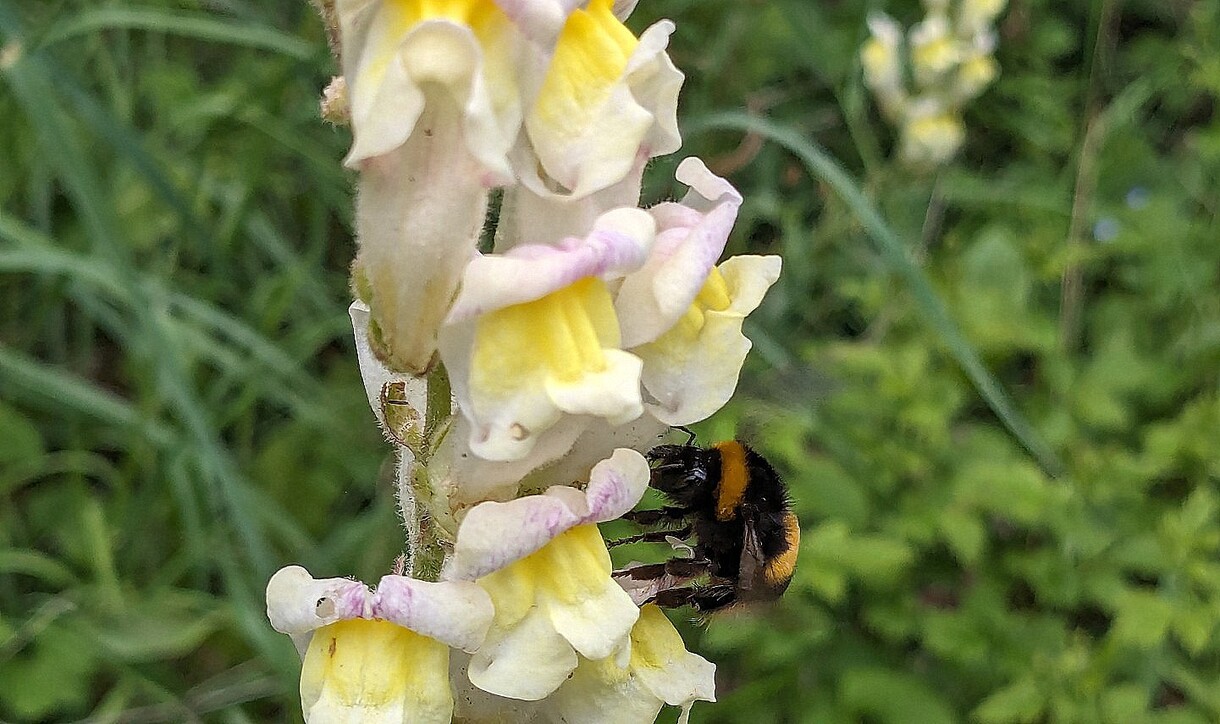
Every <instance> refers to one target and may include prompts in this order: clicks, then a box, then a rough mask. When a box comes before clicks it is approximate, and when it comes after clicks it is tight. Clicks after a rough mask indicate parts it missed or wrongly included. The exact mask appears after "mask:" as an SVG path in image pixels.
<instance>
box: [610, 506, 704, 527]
mask: <svg viewBox="0 0 1220 724" xmlns="http://www.w3.org/2000/svg"><path fill="white" fill-rule="evenodd" d="M687 513H688V511H687V509H686V508H682V507H679V506H676V505H667V506H665V507H664V508H654V509H653V510H631V511H628V512H627V513H625V514H624V515H623V520H629V521H631V522H632V523H635V524H637V525H665V524H670V525H672V524H674V523H680V522H681V521H682V520H683V519H684V518H686V515H687Z"/></svg>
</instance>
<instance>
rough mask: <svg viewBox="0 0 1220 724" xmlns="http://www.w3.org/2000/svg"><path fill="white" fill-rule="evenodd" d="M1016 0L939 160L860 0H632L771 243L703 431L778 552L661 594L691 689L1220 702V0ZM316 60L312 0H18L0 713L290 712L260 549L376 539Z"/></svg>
mask: <svg viewBox="0 0 1220 724" xmlns="http://www.w3.org/2000/svg"><path fill="white" fill-rule="evenodd" d="M1010 5H1011V7H1010V8H1009V10H1008V11H1007V13H1006V14H1005V16H1004V19H1003V21H1002V23H1001V26H1000V47H999V52H998V59H999V61H1000V64H1001V67H1002V75H1001V77H1000V79H999V80H998V82H997V84H996V85H995V86H994V87H993V88H992V89H991V90H990V91H989V92H988V93H987V94H985V95H984V96H983V97H982V98H981V99H980V100H979V101H978V102H976V103H975V104H974V105H973V106H972V107H971V108H970V109H969V111H968V114H967V122H968V125H969V134H970V136H969V141H968V144H967V147H966V149H965V151H964V153H963V154H962V155H961V157H960V158H959V160H958V161H957V162H955V163H954V164H953V165H951V166H950V167H948V168H945V169H943V170H942V171H940V172H938V173H916V172H913V171H909V170H905V169H903V168H901V167H900V166H897V165H895V164H894V163H892V162H890V161H889V160H888V158H889V149H890V147H891V145H892V142H893V138H892V136H891V134H890V132H889V131H888V130H887V129H886V128H885V127H884V125H883V124H882V123H881V122H880V121H879V119H878V117H877V116H876V113H875V111H874V109H873V108H872V106H871V105H870V103H869V100H868V98H867V96H866V94H865V92H864V90H863V88H862V85H861V82H860V79H859V68H858V63H857V60H856V55H855V53H856V48H857V47H858V44H859V43H860V42H861V41H862V40H863V38H864V37H865V32H866V31H865V28H864V17H865V14H866V12H867V10H868V9H869V6H870V4H865V3H847V2H842V1H839V0H823V1H821V2H814V1H812V0H770V1H769V2H758V1H755V0H745V1H741V0H738V1H731V0H698V1H697V2H696V0H644V2H642V3H641V7H640V8H639V9H638V10H637V15H636V17H635V18H633V20H632V23H631V24H632V25H633V27H635V28H637V29H639V28H642V27H644V26H645V25H646V24H647V23H648V22H650V21H651V19H653V18H656V17H661V16H667V17H672V18H674V19H675V20H677V21H678V28H679V29H678V32H677V34H676V35H675V36H674V39H673V43H672V54H673V56H674V58H675V62H676V63H677V64H678V66H679V67H681V68H683V69H684V70H685V71H686V72H687V74H688V81H687V84H686V88H685V91H684V94H683V101H682V112H683V117H684V119H685V120H686V121H687V123H688V131H689V132H688V133H687V145H686V148H685V149H684V153H686V154H698V155H701V156H704V157H706V158H708V159H709V161H710V163H711V165H712V166H713V168H714V169H717V170H719V171H722V172H727V173H729V174H730V178H731V179H732V180H733V182H734V183H735V184H737V185H738V187H739V188H741V189H742V191H743V192H744V193H745V195H746V199H747V201H746V205H745V207H744V209H743V212H742V217H741V219H740V222H739V225H738V228H737V232H736V234H735V237H734V239H733V241H732V242H731V249H730V250H731V251H732V252H734V253H741V252H747V251H748V252H768V253H776V252H778V253H781V254H783V255H784V257H785V274H784V276H783V278H782V279H781V281H780V284H779V285H778V287H777V288H776V289H774V290H773V291H772V294H771V296H770V297H769V299H768V301H767V303H766V304H765V306H764V308H763V309H762V310H760V312H759V313H758V314H757V315H756V316H755V317H754V318H752V320H751V323H750V325H749V329H748V331H749V333H750V334H751V336H752V338H753V339H754V340H755V352H754V354H753V356H752V359H751V360H750V362H749V364H748V366H747V369H746V371H745V373H744V374H743V378H742V389H741V392H740V394H739V396H738V398H737V399H736V400H735V402H734V403H732V404H731V405H730V407H729V408H728V409H726V410H725V411H724V412H722V413H720V414H719V415H718V416H716V417H715V418H713V419H712V420H711V421H709V422H708V423H705V424H704V425H703V426H701V429H700V432H701V434H702V435H703V436H704V437H706V438H709V439H714V438H718V437H727V436H731V435H733V434H740V435H741V436H743V437H744V438H746V439H748V440H750V441H751V442H753V443H754V444H756V446H757V447H759V448H760V449H762V450H763V451H764V452H766V453H767V454H768V455H769V456H770V457H771V459H772V460H773V462H775V463H776V464H777V466H778V467H779V468H780V469H781V471H782V472H783V473H784V474H785V475H786V476H787V478H788V480H789V481H790V482H791V485H792V490H793V495H794V497H795V499H796V505H797V508H798V511H799V513H800V515H801V518H802V521H803V523H804V541H803V544H802V550H801V560H800V564H799V566H798V571H797V577H796V580H795V581H794V584H793V586H792V588H791V589H790V590H789V592H788V594H787V595H786V596H785V598H784V600H783V601H782V602H781V603H779V604H777V605H776V606H774V607H770V608H766V609H763V610H755V611H747V612H742V613H731V614H726V615H724V616H722V617H718V618H716V619H714V620H713V621H712V622H711V623H710V624H709V625H708V626H707V627H706V628H702V629H700V628H694V627H690V628H689V629H688V630H687V634H688V640H689V641H690V645H691V647H692V648H693V649H695V650H697V651H700V652H702V653H704V654H705V655H707V656H708V657H709V658H711V659H713V660H715V661H716V662H717V663H718V664H719V667H720V669H719V692H718V693H719V698H720V702H719V703H717V704H715V705H700V706H699V707H697V708H696V713H695V716H696V717H697V719H698V720H700V721H706V722H831V723H834V722H874V723H876V724H898V723H905V722H920V723H926V724H939V723H941V722H978V723H979V724H1009V723H1011V724H1016V723H1019V722H1027V723H1037V722H1065V723H1076V722H1079V723H1081V724H1086V723H1091V722H1158V723H1165V724H1168V723H1171V722H1172V723H1181V724H1185V723H1187V722H1211V721H1217V720H1218V719H1220V637H1218V631H1217V624H1218V623H1220V391H1218V390H1220V115H1218V113H1217V108H1218V104H1220V0H1193V1H1187V0H1172V1H1170V2H1162V1H1159V0H1130V1H1129V2H1125V3H1119V2H1114V1H1113V0H1094V1H1092V2H1078V3H1062V2H1055V1H1054V0H1012V2H1011V3H1010ZM871 6H874V7H881V6H882V4H881V3H879V2H878V3H872V4H871ZM884 7H885V9H886V10H887V11H890V12H892V13H894V14H896V15H897V16H899V17H901V18H902V19H904V20H906V21H912V20H914V19H916V18H917V17H918V16H919V15H920V11H919V8H918V5H917V3H915V2H913V1H912V0H892V1H891V2H888V3H885V5H884ZM333 70H334V68H333V63H332V61H331V60H330V58H329V57H328V55H327V51H326V49H325V42H324V40H323V34H322V29H321V27H320V24H319V23H318V22H317V20H316V19H315V18H314V17H313V16H312V13H311V12H310V11H309V9H308V8H307V7H306V6H305V3H304V2H303V1H302V2H296V1H295V0H294V1H292V2H289V1H287V0H277V1H276V2H262V3H235V2H230V1H227V0H216V1H213V2H187V1H184V2H178V3H150V2H146V3H138V4H137V3H134V2H130V1H127V2H84V1H83V0H47V1H45V2H33V1H32V0H16V1H15V0H0V79H2V82H0V119H3V120H2V121H0V127H2V128H3V133H0V159H4V162H3V163H2V164H0V209H2V210H0V305H2V309H3V313H2V314H0V494H2V495H3V496H4V503H3V505H0V719H3V720H6V721H9V720H11V721H21V722H24V721H65V720H80V719H86V718H87V719H90V720H91V721H124V722H154V721H199V720H208V721H211V720H216V721H226V722H249V721H283V720H285V719H292V718H294V717H297V718H299V713H298V707H299V704H298V702H297V700H296V695H295V687H296V676H297V671H298V664H297V661H296V656H295V653H294V652H293V650H292V647H291V644H290V643H289V642H288V640H287V639H286V638H285V637H282V636H280V635H278V634H275V633H274V632H272V631H271V630H270V628H269V627H268V626H267V624H266V622H265V619H264V617H263V611H262V602H261V598H262V587H263V585H264V583H265V581H266V579H267V577H268V575H269V574H270V573H271V572H272V571H273V570H274V569H275V568H277V567H279V566H280V565H283V564H285V563H288V562H299V563H302V564H304V565H306V566H308V567H309V568H310V569H311V570H312V571H313V572H314V573H315V574H317V575H346V574H355V575H360V576H362V577H365V578H366V579H372V578H375V577H376V576H377V575H379V574H380V573H381V572H384V571H385V569H386V568H387V567H388V565H389V564H390V562H391V561H392V560H393V558H394V556H395V555H396V553H397V552H398V548H399V546H400V545H401V543H400V541H401V537H400V531H399V528H398V524H397V523H396V521H395V517H394V511H393V504H392V501H391V496H390V487H389V478H388V468H387V462H388V451H387V447H386V445H384V443H383V442H382V441H381V439H380V436H379V434H378V433H377V431H376V429H375V428H374V425H373V422H372V419H371V417H370V416H369V414H368V411H367V406H366V403H365V400H364V397H363V392H362V389H361V386H360V384H359V380H358V375H357V371H356V366H355V357H354V352H353V350H352V349H351V345H350V340H349V336H350V331H349V327H348V322H347V319H346V313H345V307H346V303H347V300H348V296H349V295H348V291H347V288H346V275H347V274H346V269H347V264H348V262H349V260H350V258H351V256H352V253H353V246H352V242H351V178H350V177H349V176H347V175H346V174H345V173H344V172H343V171H342V169H341V167H340V165H339V160H340V158H341V157H342V154H343V152H344V149H345V146H346V144H347V141H348V137H347V133H346V131H343V130H336V129H332V128H329V127H327V126H325V125H324V124H323V123H322V122H321V121H319V120H318V117H317V99H318V92H319V90H320V88H321V87H322V86H323V85H324V84H325V82H326V79H327V77H328V76H329V74H330V73H332V72H333ZM740 108H746V109H748V110H749V112H750V113H751V114H753V115H754V116H757V117H762V116H765V117H767V118H768V119H770V123H771V125H770V126H766V125H764V124H762V123H757V124H755V127H754V128H753V132H752V133H750V134H746V135H745V136H744V140H743V134H742V133H741V132H740V131H736V130H726V129H725V128H724V127H723V124H721V125H719V126H718V125H716V124H715V122H714V121H715V119H716V118H722V116H720V115H719V114H721V113H722V112H724V111H730V110H734V109H740ZM747 125H749V124H748V123H747ZM775 128H778V129H780V130H781V131H782V132H783V134H786V135H785V136H784V138H779V137H778V136H777V135H776V134H775V133H773V132H772V131H773V130H774V129H775ZM793 137H795V139H796V141H795V142H788V141H791V139H792V138H793ZM785 139H787V141H785ZM774 140H779V141H780V142H779V143H775V142H772V141H774ZM801 144H805V145H804V146H801ZM819 149H825V150H826V151H827V152H828V153H829V155H830V156H831V157H833V158H836V159H838V162H839V164H841V166H842V167H843V169H845V170H846V172H847V175H846V176H845V177H843V178H841V179H839V180H838V181H839V182H836V181H835V179H833V178H831V177H829V176H828V175H827V172H826V169H825V168H824V167H821V166H818V165H817V164H816V163H811V162H810V159H814V160H816V159H818V158H822V156H820V155H819ZM676 161H677V159H665V160H662V161H659V162H658V163H656V164H655V167H654V168H653V169H652V170H651V172H650V175H649V187H648V189H647V191H646V196H647V198H648V199H649V200H659V199H661V198H664V197H667V196H672V195H675V194H676V193H677V192H678V189H676V188H674V186H673V184H672V182H671V181H670V179H671V178H672V173H671V172H672V168H673V166H674V165H675V164H676ZM844 179H845V182H846V183H847V186H844V185H843V182H844ZM845 189H846V192H845ZM870 209H875V210H876V211H878V212H879V214H880V215H879V216H877V217H875V218H874V219H873V221H875V222H877V223H880V224H881V225H882V226H881V227H878V226H877V225H876V223H873V222H871V221H870V220H869V218H870V217H869V216H868V212H869V210H870ZM885 238H889V239H890V240H891V241H893V240H897V241H898V242H900V243H901V245H902V246H901V247H899V248H898V249H897V251H898V252H900V253H895V249H894V248H891V247H887V246H886V245H885V243H884V241H880V242H879V239H885ZM904 264H906V267H904V266H903V265H904ZM921 290H923V291H921ZM925 292H933V294H931V295H929V294H926V293H925ZM970 359H975V360H977V361H979V362H980V365H979V369H978V370H976V371H975V372H971V370H970V368H969V365H968V364H966V363H968V362H969V360H970ZM987 384H995V385H996V386H995V390H994V391H995V392H998V395H999V396H997V395H996V394H988V392H987V387H986V386H987ZM1006 400H1011V404H1012V409H1011V411H1010V412H1011V413H1012V414H1011V415H1010V416H1008V417H1005V415H1004V410H1003V406H1004V404H1005V401H1006ZM1022 425H1027V426H1028V432H1029V436H1028V437H1027V439H1021V438H1020V437H1019V435H1021V430H1022ZM1031 442H1032V444H1031ZM1038 444H1042V445H1045V448H1046V454H1041V455H1035V454H1032V453H1031V448H1036V447H1037V445H1038ZM1033 452H1035V453H1036V452H1037V450H1036V449H1035V450H1034V451H1033Z"/></svg>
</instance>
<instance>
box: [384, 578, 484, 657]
mask: <svg viewBox="0 0 1220 724" xmlns="http://www.w3.org/2000/svg"><path fill="white" fill-rule="evenodd" d="M493 613H494V611H493V610H492V605H491V599H490V598H489V597H488V596H487V593H486V592H485V591H484V590H483V589H482V588H479V587H478V586H477V585H475V584H473V583H468V582H465V581H442V582H439V583H432V582H429V581H421V580H418V579H415V578H407V577H406V576H384V577H382V579H381V582H380V583H378V584H377V591H376V593H374V594H373V598H372V616H373V617H375V618H381V619H385V620H386V621H390V622H391V623H396V624H398V625H399V626H402V627H403V628H408V629H411V630H412V631H414V632H416V633H419V634H423V635H424V636H427V637H429V638H433V639H436V640H437V641H440V642H441V643H443V644H445V645H447V646H452V647H454V648H458V649H462V650H463V651H474V650H475V649H477V648H478V647H479V645H480V644H481V643H482V642H483V637H484V636H486V635H487V628H488V627H489V626H490V625H491V619H492V615H493Z"/></svg>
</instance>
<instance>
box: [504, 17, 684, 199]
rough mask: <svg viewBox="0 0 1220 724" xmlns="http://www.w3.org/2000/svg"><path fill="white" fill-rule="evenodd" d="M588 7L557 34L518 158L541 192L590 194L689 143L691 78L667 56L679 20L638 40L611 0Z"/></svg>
mask: <svg viewBox="0 0 1220 724" xmlns="http://www.w3.org/2000/svg"><path fill="white" fill-rule="evenodd" d="M580 5H581V6H582V7H577V8H575V9H574V10H572V12H571V13H570V14H569V15H567V17H566V20H565V22H564V25H563V28H562V29H561V30H560V32H559V35H558V37H557V39H556V41H555V46H554V50H553V53H552V54H551V56H550V58H549V59H548V61H549V62H548V65H547V68H546V72H545V75H544V76H543V77H542V80H541V83H540V85H539V87H538V89H537V92H536V93H535V94H534V95H533V96H532V102H531V104H530V105H529V108H528V110H527V111H526V113H525V120H524V125H525V131H526V132H525V134H524V135H523V137H522V142H521V143H520V144H518V146H517V147H516V148H515V149H514V152H513V160H514V166H515V168H516V170H517V172H518V174H519V176H520V179H521V181H522V183H524V184H525V185H526V186H528V187H529V188H530V189H531V190H532V191H533V192H534V193H536V194H544V195H549V194H553V195H557V196H561V197H571V198H580V197H584V196H587V195H589V194H591V193H594V192H596V191H600V190H602V189H605V188H607V187H609V186H612V185H614V184H616V183H619V182H620V181H622V180H623V179H624V178H625V177H627V176H628V175H629V173H630V172H631V171H632V170H633V169H635V168H636V167H637V166H639V165H640V164H639V163H638V159H639V158H643V159H647V158H651V157H653V156H659V155H664V154H667V153H673V152H674V151H676V150H678V147H679V146H680V145H681V141H680V136H679V134H678V123H677V105H678V91H679V89H680V88H681V86H682V80H683V76H682V73H681V72H679V71H678V70H677V69H676V68H675V67H674V66H673V63H672V62H670V60H669V56H668V55H666V54H665V48H666V46H667V45H668V42H669V36H670V34H671V33H672V32H673V29H674V26H673V23H671V22H669V21H668V20H663V21H661V22H658V23H656V24H655V25H653V26H652V27H650V28H648V29H647V30H645V31H644V33H643V34H641V35H640V37H639V38H638V39H637V38H636V37H635V36H634V35H633V34H632V33H631V31H630V30H628V29H627V27H626V26H625V25H623V23H622V21H621V20H620V19H619V16H617V15H616V14H615V11H616V8H615V4H614V3H613V2H612V0H588V1H587V2H585V3H580ZM624 9H629V8H625V7H620V8H618V10H619V12H620V13H621V11H622V10H624Z"/></svg>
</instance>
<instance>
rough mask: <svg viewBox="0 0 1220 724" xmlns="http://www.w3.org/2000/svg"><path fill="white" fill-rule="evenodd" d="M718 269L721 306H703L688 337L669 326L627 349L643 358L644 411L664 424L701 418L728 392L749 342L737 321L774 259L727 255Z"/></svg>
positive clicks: (767, 278) (754, 301) (770, 279)
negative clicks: (723, 286)
mask: <svg viewBox="0 0 1220 724" xmlns="http://www.w3.org/2000/svg"><path fill="white" fill-rule="evenodd" d="M720 270H721V273H722V274H723V275H724V278H725V280H726V282H727V283H728V284H729V287H730V294H731V297H730V298H731V300H732V303H731V304H730V306H729V307H728V308H727V309H725V310H723V311H715V310H707V311H705V312H704V323H703V327H702V328H701V329H700V330H699V332H698V334H697V335H696V336H694V337H688V336H686V334H685V333H682V332H680V330H675V331H674V332H671V333H667V334H665V335H662V336H661V337H660V338H658V339H657V340H656V341H655V342H651V343H648V344H646V345H643V346H641V347H637V348H635V349H634V350H633V351H634V352H635V353H636V354H638V355H639V356H640V358H641V359H643V360H644V371H643V374H642V375H641V378H640V379H641V382H642V383H643V385H644V388H645V389H646V390H648V392H649V394H650V395H652V397H653V398H654V399H655V403H654V404H650V405H649V406H648V408H649V412H650V414H652V415H653V416H654V417H656V418H657V419H658V420H661V421H662V422H665V423H666V424H669V425H674V426H678V425H688V424H691V423H693V422H698V421H699V420H703V419H706V418H707V417H709V416H710V415H711V414H712V413H714V412H716V411H717V410H719V409H720V408H721V407H722V406H723V405H724V403H725V402H727V401H728V399H729V398H730V397H732V395H733V391H734V390H735V389H736V387H737V378H738V376H739V375H740V373H741V366H742V364H743V363H744V362H745V358H746V354H747V353H748V352H749V351H750V346H751V345H750V340H748V339H747V338H746V337H745V335H744V334H742V333H741V325H742V322H743V321H744V320H745V316H746V315H747V314H749V313H750V312H752V311H753V310H754V309H756V308H757V307H758V305H759V304H760V303H761V302H762V298H763V295H764V294H766V291H767V289H768V288H769V287H770V286H771V285H772V284H774V283H775V280H776V279H777V278H778V277H779V271H780V259H779V257H757V256H739V257H733V258H731V259H729V260H728V261H726V262H725V263H724V264H722V265H721V266H720Z"/></svg>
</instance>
